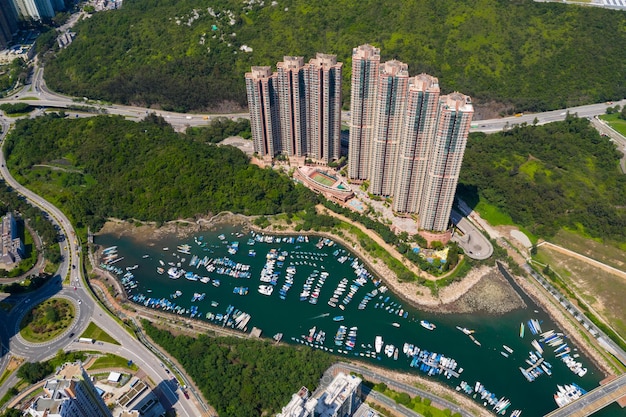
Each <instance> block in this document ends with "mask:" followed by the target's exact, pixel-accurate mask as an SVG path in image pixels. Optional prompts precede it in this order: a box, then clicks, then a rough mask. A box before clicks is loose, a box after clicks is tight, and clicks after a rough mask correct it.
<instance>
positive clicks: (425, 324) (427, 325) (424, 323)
mask: <svg viewBox="0 0 626 417" xmlns="http://www.w3.org/2000/svg"><path fill="white" fill-rule="evenodd" d="M420 326H422V327H423V328H425V329H427V330H435V328H437V326H435V325H434V324H433V323H430V322H428V321H426V320H420Z"/></svg>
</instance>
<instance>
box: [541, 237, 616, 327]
mask: <svg viewBox="0 0 626 417" xmlns="http://www.w3.org/2000/svg"><path fill="white" fill-rule="evenodd" d="M539 253H540V255H543V257H544V258H545V259H548V260H549V261H548V262H549V265H550V268H551V269H552V270H554V271H556V272H557V273H559V275H560V276H561V277H562V278H563V279H564V280H565V282H566V283H567V284H568V285H569V286H570V287H572V289H573V290H574V291H575V292H576V293H577V294H579V295H580V296H581V298H582V299H583V300H584V301H585V302H586V303H588V304H589V305H590V306H591V308H592V309H593V310H594V311H595V312H596V313H597V314H599V315H600V316H601V317H602V318H603V319H604V320H605V321H606V322H607V323H609V324H610V325H611V326H612V327H613V328H614V329H615V330H616V331H617V332H618V333H619V334H620V335H622V337H624V336H625V335H626V323H625V322H624V318H625V317H626V305H625V304H624V302H623V300H624V298H626V281H625V280H624V279H623V278H622V277H618V276H617V275H615V274H612V273H611V272H609V271H608V270H605V269H602V268H598V267H596V266H594V265H591V264H589V263H587V262H585V261H583V260H580V259H577V258H575V257H572V256H568V255H566V254H563V253H560V252H558V251H556V250H553V249H552V248H550V247H549V246H542V247H540V252H539Z"/></svg>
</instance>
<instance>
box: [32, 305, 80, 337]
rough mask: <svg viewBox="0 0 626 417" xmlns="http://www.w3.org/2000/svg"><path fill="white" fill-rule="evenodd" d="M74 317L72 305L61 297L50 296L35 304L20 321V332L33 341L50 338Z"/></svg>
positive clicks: (66, 325)
mask: <svg viewBox="0 0 626 417" xmlns="http://www.w3.org/2000/svg"><path fill="white" fill-rule="evenodd" d="M73 319H74V306H73V305H72V304H71V303H70V302H69V301H67V300H64V299H62V298H51V299H49V300H46V301H44V302H43V303H41V304H39V305H37V306H35V308H33V309H32V310H31V311H29V312H28V313H27V314H26V316H24V319H23V320H22V322H21V323H20V334H21V335H22V337H23V338H24V339H26V340H27V341H29V342H33V343H41V342H45V341H48V340H52V339H54V338H55V337H57V336H58V335H60V334H61V333H63V332H64V331H65V330H66V329H67V327H68V326H69V325H70V323H71V322H72V320H73Z"/></svg>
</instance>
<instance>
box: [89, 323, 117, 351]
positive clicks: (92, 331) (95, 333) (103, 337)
mask: <svg viewBox="0 0 626 417" xmlns="http://www.w3.org/2000/svg"><path fill="white" fill-rule="evenodd" d="M80 337H86V338H89V339H96V340H99V341H101V342H107V343H113V344H114V345H119V344H120V343H119V342H118V341H117V340H115V339H113V338H112V337H111V336H109V334H108V333H106V332H105V331H104V330H102V329H101V328H100V327H98V325H97V324H96V323H94V322H93V321H92V322H91V323H89V326H87V329H85V331H84V332H83V334H81V335H80Z"/></svg>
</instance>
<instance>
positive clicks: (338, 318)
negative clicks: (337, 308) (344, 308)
mask: <svg viewBox="0 0 626 417" xmlns="http://www.w3.org/2000/svg"><path fill="white" fill-rule="evenodd" d="M333 321H343V316H335V317H333Z"/></svg>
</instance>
